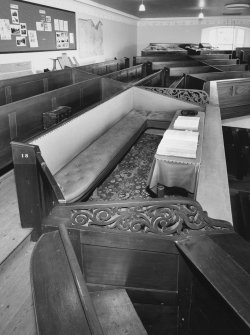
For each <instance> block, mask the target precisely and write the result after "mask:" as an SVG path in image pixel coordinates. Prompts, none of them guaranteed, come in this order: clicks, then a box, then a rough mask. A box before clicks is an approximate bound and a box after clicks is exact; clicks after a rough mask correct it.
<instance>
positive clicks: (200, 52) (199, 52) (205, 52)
mask: <svg viewBox="0 0 250 335" xmlns="http://www.w3.org/2000/svg"><path fill="white" fill-rule="evenodd" d="M232 54H233V52H232V50H217V49H214V50H211V49H197V48H189V49H188V55H190V56H192V57H193V56H195V57H196V56H201V57H203V56H204V57H207V56H208V57H214V55H215V57H217V56H222V58H223V57H225V58H227V57H229V58H232ZM225 55H226V56H225ZM218 58H220V57H218Z"/></svg>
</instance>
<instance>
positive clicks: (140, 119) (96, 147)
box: [54, 110, 147, 203]
mask: <svg viewBox="0 0 250 335" xmlns="http://www.w3.org/2000/svg"><path fill="white" fill-rule="evenodd" d="M146 121H147V118H146V116H145V114H144V113H138V112H137V111H135V110H132V111H130V112H129V113H128V114H127V115H126V116H124V117H123V118H122V119H121V120H120V121H118V122H117V123H116V124H115V125H114V126H113V127H111V128H110V129H109V130H108V131H106V132H105V133H104V134H103V135H102V136H100V137H99V138H98V139H97V140H96V141H94V142H93V143H92V144H91V145H89V146H88V148H86V149H85V150H84V151H82V152H80V153H79V154H78V155H77V156H76V157H75V158H73V159H72V160H71V161H70V162H69V163H68V164H66V165H65V166H64V167H63V168H62V169H61V170H60V171H58V172H57V173H56V174H55V176H54V178H55V180H56V182H57V184H58V185H59V187H60V188H61V191H62V193H63V195H64V197H65V200H66V202H67V203H72V202H75V201H77V200H79V199H80V198H82V197H83V196H84V195H85V194H87V193H88V191H90V190H91V189H92V188H93V184H94V183H96V182H97V180H101V178H102V175H103V173H106V171H107V169H108V167H109V166H110V162H112V161H113V160H114V159H115V158H117V156H120V155H121V153H122V152H123V151H124V150H123V148H124V145H125V144H126V143H127V144H128V145H127V146H126V147H127V149H129V148H130V143H131V140H133V142H134V138H135V137H138V135H139V134H140V133H141V132H142V131H143V130H145V128H146ZM123 154H124V153H123ZM111 164H112V163H111ZM112 166H113V164H112Z"/></svg>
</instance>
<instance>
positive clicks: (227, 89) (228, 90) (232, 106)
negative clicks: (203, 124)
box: [217, 78, 250, 119]
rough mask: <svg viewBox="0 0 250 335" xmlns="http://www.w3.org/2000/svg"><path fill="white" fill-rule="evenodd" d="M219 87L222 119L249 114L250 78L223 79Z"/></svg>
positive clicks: (218, 84)
mask: <svg viewBox="0 0 250 335" xmlns="http://www.w3.org/2000/svg"><path fill="white" fill-rule="evenodd" d="M217 87H218V96H219V104H220V109H221V117H222V119H226V118H231V117H237V116H243V115H248V114H249V105H250V94H249V93H250V79H249V78H242V79H232V80H221V81H219V82H218V83H217Z"/></svg>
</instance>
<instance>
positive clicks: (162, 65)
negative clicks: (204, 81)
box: [152, 59, 201, 71]
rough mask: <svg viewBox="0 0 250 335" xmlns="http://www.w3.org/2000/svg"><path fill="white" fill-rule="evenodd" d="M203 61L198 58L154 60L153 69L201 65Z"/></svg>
mask: <svg viewBox="0 0 250 335" xmlns="http://www.w3.org/2000/svg"><path fill="white" fill-rule="evenodd" d="M199 65H201V63H200V62H199V61H196V60H192V59H189V60H183V61H182V60H176V61H165V62H164V61H153V62H152V70H153V71H158V70H161V69H164V68H171V67H183V66H199Z"/></svg>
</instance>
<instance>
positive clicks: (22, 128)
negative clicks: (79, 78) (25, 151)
mask: <svg viewBox="0 0 250 335" xmlns="http://www.w3.org/2000/svg"><path fill="white" fill-rule="evenodd" d="M81 75H82V73H81ZM105 81H106V83H104V82H105ZM107 82H109V79H106V78H94V79H91V80H88V81H86V82H79V83H76V84H73V85H70V86H66V87H62V88H60V89H57V90H54V91H50V92H47V93H43V94H40V95H37V96H34V97H30V98H27V99H23V100H21V101H17V102H13V103H11V104H8V105H5V106H0V124H1V126H0V149H1V151H0V161H1V164H0V168H3V167H5V166H7V165H8V164H10V163H11V161H12V158H11V147H10V141H11V140H18V141H22V140H25V139H27V138H29V137H31V136H34V135H35V134H38V133H40V132H42V131H43V113H44V112H48V111H51V110H53V109H55V108H56V107H58V106H69V107H71V108H72V112H73V114H75V113H77V112H78V111H80V110H83V109H86V108H88V107H89V106H92V105H94V104H98V103H100V102H101V101H102V100H103V99H107V98H108V97H110V96H112V95H114V94H116V93H118V92H120V91H122V90H123V89H124V85H123V84H122V83H119V82H115V83H111V85H110V87H109V85H108V83H107Z"/></svg>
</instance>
